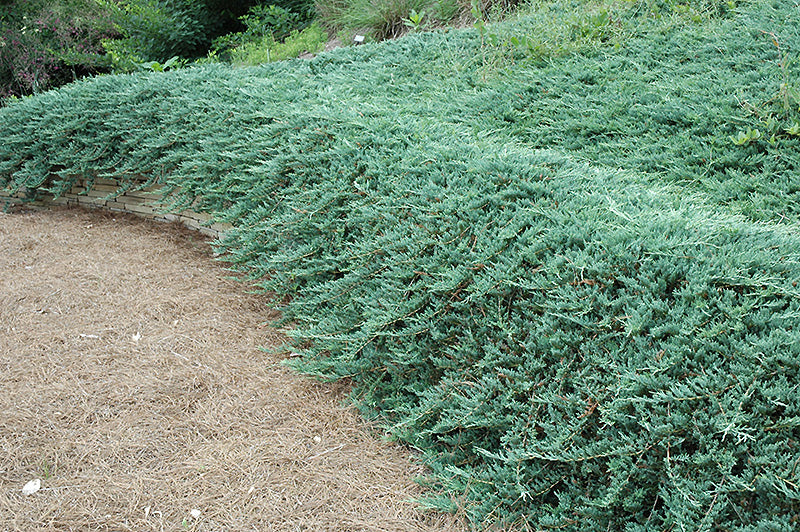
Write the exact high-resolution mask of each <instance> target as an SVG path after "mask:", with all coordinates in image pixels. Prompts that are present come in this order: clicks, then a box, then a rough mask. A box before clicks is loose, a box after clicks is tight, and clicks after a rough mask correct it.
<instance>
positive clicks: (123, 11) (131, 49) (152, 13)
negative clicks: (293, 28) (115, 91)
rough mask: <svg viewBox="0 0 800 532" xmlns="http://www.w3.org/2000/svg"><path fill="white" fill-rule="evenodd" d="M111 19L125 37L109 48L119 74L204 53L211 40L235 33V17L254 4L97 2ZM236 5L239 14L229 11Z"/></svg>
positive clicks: (186, 0) (142, 0)
mask: <svg viewBox="0 0 800 532" xmlns="http://www.w3.org/2000/svg"><path fill="white" fill-rule="evenodd" d="M96 1H97V2H99V3H100V4H102V5H103V6H104V7H105V8H106V9H107V10H108V11H109V12H110V13H112V15H113V19H114V22H115V25H116V28H117V30H118V31H119V33H120V34H121V35H122V38H121V39H113V40H107V41H106V42H105V47H106V50H107V51H108V54H109V56H110V57H111V60H112V65H113V67H114V69H115V70H116V71H118V72H130V71H135V70H136V69H137V68H138V65H140V64H142V63H145V62H150V61H156V62H159V63H163V62H165V61H167V60H169V59H170V58H172V57H176V56H177V57H180V58H183V59H194V58H197V57H200V56H202V55H205V54H206V52H207V51H208V50H209V48H210V46H211V43H212V41H213V40H214V39H215V38H217V37H219V36H220V35H223V34H225V33H227V32H229V31H232V30H235V29H237V28H238V27H237V25H236V22H237V21H236V16H238V15H240V14H241V10H242V9H247V8H248V7H250V6H251V5H252V4H253V3H254V2H253V1H248V2H239V3H236V4H235V5H234V6H229V5H228V3H224V2H219V1H215V0H205V1H197V0H96ZM230 7H234V8H235V11H231V10H230V9H229V8H230Z"/></svg>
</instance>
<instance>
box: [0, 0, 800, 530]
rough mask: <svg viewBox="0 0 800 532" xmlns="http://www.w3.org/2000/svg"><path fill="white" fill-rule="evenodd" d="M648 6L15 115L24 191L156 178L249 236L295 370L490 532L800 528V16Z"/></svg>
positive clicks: (76, 90) (21, 109)
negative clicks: (543, 30) (540, 40)
mask: <svg viewBox="0 0 800 532" xmlns="http://www.w3.org/2000/svg"><path fill="white" fill-rule="evenodd" d="M707 4H709V3H708V2H707ZM710 4H714V5H716V3H713V2H711V3H710ZM625 5H626V6H627V7H619V8H618V11H613V12H610V13H608V12H607V13H606V14H607V16H606V18H598V19H597V20H595V19H587V20H589V22H592V21H594V22H592V24H594V26H586V24H584V23H583V22H581V23H580V24H573V23H570V24H573V26H575V27H574V28H573V29H574V31H578V32H583V31H594V30H592V28H595V29H597V28H599V30H598V31H599V33H597V34H596V35H595V34H594V33H593V34H591V35H593V40H592V43H593V44H592V45H591V46H586V47H583V48H580V49H579V50H577V51H572V52H570V53H557V52H558V50H555V51H554V52H552V53H547V54H544V55H542V54H539V53H538V52H537V50H538V48H536V46H537V45H536V43H535V35H534V34H533V33H532V32H533V30H532V28H535V27H537V26H536V25H537V24H539V19H537V18H536V17H535V16H533V15H532V16H531V17H530V18H527V19H526V18H522V19H520V20H517V21H513V22H509V23H506V24H503V25H495V26H492V27H490V28H488V29H487V28H485V27H481V28H478V29H477V30H464V31H450V32H440V33H428V34H419V35H412V36H409V37H407V38H404V39H401V40H398V41H395V42H389V43H384V44H380V45H370V46H363V47H358V48H353V49H346V50H336V51H334V52H331V53H327V54H322V55H320V56H318V57H316V58H314V59H312V60H310V61H293V62H286V63H280V64H273V65H269V66H263V67H256V68H247V69H232V68H230V67H224V66H206V67H196V68H191V69H186V70H182V71H176V72H170V73H161V74H157V75H156V74H153V75H129V76H114V77H100V78H97V79H94V80H91V81H85V82H80V83H76V84H73V85H71V86H68V87H66V88H64V89H61V90H58V91H54V92H50V93H46V94H42V95H41V96H38V97H35V98H29V99H25V100H23V101H20V102H17V103H15V104H13V105H11V106H9V107H8V108H5V109H2V110H0V139H2V142H0V184H2V185H4V186H6V187H7V188H9V189H12V190H15V189H17V188H22V187H26V188H28V189H32V190H31V193H36V191H39V192H38V193H41V194H47V193H55V194H59V193H60V192H63V191H65V190H67V189H68V188H70V187H71V186H72V183H73V181H74V179H75V178H76V177H77V176H89V177H92V176H98V177H114V178H118V179H121V180H122V182H123V187H124V183H126V182H128V181H129V180H131V179H133V178H134V177H137V176H139V175H144V176H147V177H148V178H149V179H150V181H151V182H152V183H160V184H163V185H165V186H166V187H168V189H169V190H171V191H172V193H173V196H172V197H173V199H174V202H173V204H172V205H170V206H169V207H170V208H173V209H177V208H180V207H182V206H185V205H188V204H194V208H195V209H199V210H204V211H206V212H209V213H212V214H214V215H215V217H216V219H217V220H221V221H227V222H230V223H232V224H233V225H234V229H233V230H231V231H230V232H229V233H228V234H227V235H226V236H225V237H224V239H223V240H222V241H220V242H219V248H220V250H222V251H224V252H225V253H226V254H227V255H226V257H227V259H228V260H230V261H231V262H232V263H233V264H235V265H236V267H238V268H241V269H242V270H243V271H246V272H248V273H249V275H250V276H251V277H252V278H253V279H255V280H257V281H258V283H259V284H260V285H261V286H263V287H264V288H265V289H267V290H272V291H275V293H277V294H278V295H279V296H280V297H281V299H280V301H282V305H283V309H282V310H283V316H284V319H285V320H287V321H291V322H293V323H294V324H295V326H296V328H295V330H294V335H295V339H296V347H297V350H298V352H299V353H302V354H303V357H302V358H301V359H300V360H299V361H298V362H297V363H296V364H295V367H296V368H297V369H299V370H301V371H304V372H308V373H310V374H312V375H316V376H318V377H320V378H323V379H339V378H349V379H351V380H352V381H353V382H354V383H355V386H356V389H355V392H354V397H353V399H354V400H355V401H356V402H357V403H358V404H359V405H361V407H362V408H363V411H364V413H365V414H366V415H367V416H375V417H378V418H379V419H380V420H382V422H383V423H384V424H385V425H386V427H387V429H388V430H389V431H390V432H391V433H392V434H393V435H394V436H395V437H397V438H399V439H401V440H403V441H406V442H408V443H409V444H411V445H413V446H415V447H417V448H419V449H421V450H422V451H423V452H424V453H425V460H426V462H427V463H428V465H429V466H430V468H431V471H432V473H431V477H430V478H429V479H428V481H429V482H430V483H431V484H432V485H434V486H436V487H437V488H439V489H440V490H441V492H442V497H441V498H439V499H435V500H433V501H428V502H430V503H432V504H434V505H436V506H438V507H441V508H444V509H448V510H450V509H453V508H452V504H455V503H453V502H452V501H454V500H455V501H460V502H459V503H458V504H462V505H463V506H464V509H465V510H466V511H467V513H468V515H469V516H470V517H471V519H472V520H473V522H474V523H475V524H476V526H485V525H488V524H491V523H494V522H502V523H516V524H519V525H520V526H521V525H522V524H523V523H524V524H527V525H528V526H530V527H531V528H532V529H536V530H539V529H550V528H556V529H563V530H598V531H599V530H629V531H634V530H641V531H645V530H684V529H686V530H689V529H697V530H736V531H742V532H743V531H749V530H787V531H788V530H792V529H794V528H795V527H796V526H797V525H796V522H797V520H798V519H799V518H800V491H799V490H798V485H800V468H798V462H800V447H799V446H800V443H799V441H798V440H799V439H800V428H799V427H800V425H799V424H798V421H799V420H800V412H799V411H798V408H800V406H798V405H800V382H799V381H798V369H800V368H799V367H798V366H800V358H799V355H800V337H798V334H800V331H799V330H798V325H800V288H798V286H797V283H798V281H800V237H799V236H798V225H797V221H798V213H800V210H799V209H798V203H797V201H796V199H797V198H796V196H797V194H798V190H800V186H799V185H800V181H799V178H798V173H797V168H798V161H799V160H800V159H798V157H799V156H800V152H799V151H798V142H797V135H798V133H800V124H798V123H797V122H796V121H797V120H798V119H799V118H800V115H799V114H798V104H800V97H799V96H798V93H797V89H795V80H796V79H798V77H797V67H796V62H795V61H794V59H795V58H796V57H797V54H798V51H800V39H799V38H798V37H799V36H800V34H799V33H798V32H799V31H800V30H798V28H800V10H798V8H797V6H796V5H794V4H792V3H790V2H780V1H778V2H751V3H742V4H741V5H739V6H736V5H733V4H721V3H720V6H722V7H720V8H719V9H718V10H716V11H713V10H712V11H704V12H703V13H704V15H703V16H698V17H682V16H677V15H674V12H675V11H676V10H677V7H679V6H678V5H677V4H675V5H673V4H669V5H667V7H665V8H663V9H662V10H660V11H659V8H656V7H653V5H654V4H652V3H650V4H648V3H638V2H630V3H625ZM687 5H688V6H689V7H691V5H693V3H692V4H687ZM689 7H687V10H688V9H689ZM570 27H572V26H570ZM587 27H588V30H587V29H586V28H587ZM617 27H624V28H628V29H629V32H628V33H625V34H624V35H625V38H624V39H619V38H614V39H612V38H611V37H608V38H606V34H605V33H604V31H606V30H608V31H609V32H610V31H611V30H612V29H614V28H617ZM479 30H480V31H479ZM526 43H527V44H526ZM130 182H132V181H130Z"/></svg>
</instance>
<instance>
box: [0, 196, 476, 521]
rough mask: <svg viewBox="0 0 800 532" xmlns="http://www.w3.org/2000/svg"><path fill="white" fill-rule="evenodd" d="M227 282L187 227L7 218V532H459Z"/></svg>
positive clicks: (1, 258) (409, 466)
mask: <svg viewBox="0 0 800 532" xmlns="http://www.w3.org/2000/svg"><path fill="white" fill-rule="evenodd" d="M228 276H229V273H228V272H227V271H226V270H225V268H224V265H222V264H220V263H219V262H215V261H214V260H213V258H212V253H211V251H210V247H209V245H208V243H207V242H206V241H205V238H204V237H202V236H201V235H199V234H198V233H194V232H191V231H188V230H186V229H183V228H182V227H180V226H176V225H167V224H156V223H153V222H146V221H144V220H140V219H136V218H131V217H127V216H121V215H112V214H110V213H101V212H87V211H83V210H56V211H50V212H28V213H18V214H0V530H3V531H15V530H19V531H33V530H59V531H66V530H114V531H125V530H137V531H139V530H156V531H170V530H181V531H185V530H195V531H211V530H214V531H251V532H252V531H267V530H268V531H284V530H285V531H289V530H291V531H295V530H310V531H325V530H331V531H351V530H352V531H355V530H386V531H391V530H398V531H400V530H402V531H414V530H463V526H462V525H461V524H460V523H461V522H460V521H459V520H457V519H455V518H453V517H450V516H443V515H439V514H433V513H425V512H423V511H422V510H421V509H420V508H419V507H418V506H417V505H415V504H414V503H412V502H410V500H411V499H412V498H414V497H416V496H419V495H420V494H421V493H422V490H421V488H420V487H419V486H418V485H417V484H415V483H414V482H412V478H413V477H414V476H416V475H419V474H421V473H422V469H421V468H420V466H418V465H415V463H414V462H413V461H412V460H411V459H410V458H409V451H408V450H407V449H403V448H401V447H399V446H397V445H394V444H391V443H388V442H386V441H384V440H382V439H381V437H380V434H378V433H377V432H376V431H375V430H374V429H373V428H371V427H370V426H368V425H367V424H366V423H365V422H364V421H363V420H361V419H360V418H359V416H358V415H357V414H356V413H355V412H354V410H353V409H352V408H348V407H345V406H343V404H342V401H343V400H344V399H345V397H346V394H347V389H346V385H343V384H336V385H330V384H319V383H316V382H313V381H310V380H308V379H304V378H302V377H299V376H297V375H295V374H293V373H291V372H290V371H288V370H286V369H285V368H283V367H282V366H281V365H280V364H279V361H280V358H281V357H280V356H275V355H269V354H266V353H265V352H263V351H262V350H260V349H259V347H260V346H266V347H276V346H280V345H282V343H283V338H282V336H281V333H280V331H276V330H274V329H272V328H270V327H268V326H266V325H265V322H268V321H269V320H270V319H272V318H274V317H275V313H274V311H273V310H271V309H270V307H269V306H268V305H267V300H266V298H265V297H264V296H263V295H256V294H252V293H248V291H247V287H246V286H245V285H243V284H242V283H238V282H235V281H232V280H230V279H228V278H227V277H228ZM35 478H39V479H41V482H42V484H41V486H42V487H41V489H40V490H39V491H38V492H36V493H34V494H32V495H24V494H23V493H22V487H23V486H24V485H25V484H26V483H27V482H28V481H30V480H32V479H35ZM192 510H199V516H198V517H194V516H192ZM194 514H195V515H196V514H197V512H194Z"/></svg>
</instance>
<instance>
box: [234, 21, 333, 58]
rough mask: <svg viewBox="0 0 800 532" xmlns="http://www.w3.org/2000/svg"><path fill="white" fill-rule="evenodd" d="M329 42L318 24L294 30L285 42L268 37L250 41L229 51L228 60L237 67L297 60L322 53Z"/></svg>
mask: <svg viewBox="0 0 800 532" xmlns="http://www.w3.org/2000/svg"><path fill="white" fill-rule="evenodd" d="M327 40H328V34H327V33H326V32H325V31H324V30H322V29H321V28H320V27H319V26H317V25H316V24H312V25H311V26H309V27H307V28H305V29H304V30H302V31H299V30H293V31H292V32H291V33H290V35H289V36H288V37H286V39H285V40H284V41H283V42H278V41H276V40H275V39H274V38H273V37H272V35H266V36H264V37H262V38H261V39H260V40H258V41H250V42H246V43H244V44H242V45H241V46H239V47H237V48H234V49H232V50H229V51H228V52H227V54H228V60H229V61H230V62H232V63H233V64H235V65H258V64H262V63H272V62H274V61H283V60H285V59H295V58H297V57H299V56H300V55H302V54H304V53H306V54H316V53H318V52H320V51H321V50H322V49H323V48H324V47H325V43H326V42H327Z"/></svg>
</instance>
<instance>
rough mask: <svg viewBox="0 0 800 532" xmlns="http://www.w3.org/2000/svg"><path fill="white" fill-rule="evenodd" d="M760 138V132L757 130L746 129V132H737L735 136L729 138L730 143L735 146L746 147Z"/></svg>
mask: <svg viewBox="0 0 800 532" xmlns="http://www.w3.org/2000/svg"><path fill="white" fill-rule="evenodd" d="M760 138H761V131H759V130H758V129H748V130H746V131H739V132H738V133H737V134H736V136H732V137H730V139H731V142H733V143H734V144H735V145H737V146H746V145H747V144H750V143H751V142H753V141H756V140H758V139H760Z"/></svg>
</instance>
